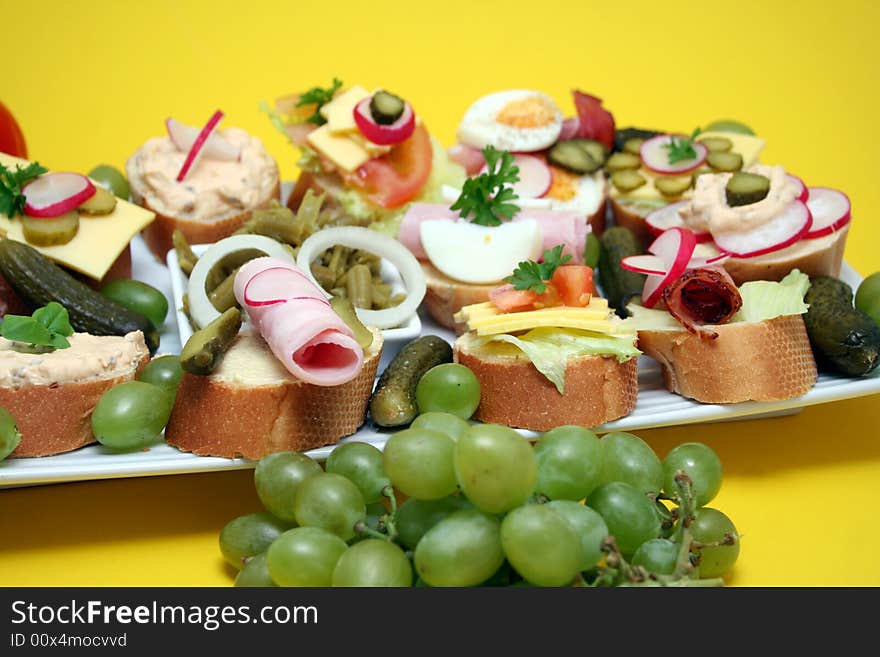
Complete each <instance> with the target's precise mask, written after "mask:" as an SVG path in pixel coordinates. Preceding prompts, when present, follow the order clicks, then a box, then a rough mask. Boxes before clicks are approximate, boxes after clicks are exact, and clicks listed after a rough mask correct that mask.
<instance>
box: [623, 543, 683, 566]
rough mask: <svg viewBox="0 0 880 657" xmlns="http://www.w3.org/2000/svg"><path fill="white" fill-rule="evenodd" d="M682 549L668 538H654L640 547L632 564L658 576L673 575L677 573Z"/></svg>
mask: <svg viewBox="0 0 880 657" xmlns="http://www.w3.org/2000/svg"><path fill="white" fill-rule="evenodd" d="M680 548H681V546H680V545H679V544H678V543H673V542H672V541H670V540H669V539H668V538H652V539H651V540H649V541H645V542H644V543H642V544H641V545H640V546H639V549H638V550H636V553H635V554H634V555H633V557H632V563H633V565H634V566H641V567H642V568H644V569H645V570H647V571H648V572H651V573H655V574H657V575H671V574H672V573H673V572H674V571H675V564H676V562H677V561H678V553H679V551H680Z"/></svg>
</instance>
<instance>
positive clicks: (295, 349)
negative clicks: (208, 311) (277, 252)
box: [234, 258, 364, 386]
mask: <svg viewBox="0 0 880 657" xmlns="http://www.w3.org/2000/svg"><path fill="white" fill-rule="evenodd" d="M234 290H235V298H236V299H237V300H238V302H239V304H241V307H242V308H244V309H245V310H246V311H247V314H248V317H250V321H251V323H252V324H253V325H254V327H255V328H256V329H257V330H258V331H259V332H260V335H262V336H263V339H264V340H265V341H266V343H267V344H268V345H269V348H270V349H271V350H272V353H273V354H275V357H276V358H277V359H278V360H279V361H281V363H282V364H283V365H284V367H285V368H287V370H288V371H289V372H290V373H291V374H293V375H294V376H295V377H297V378H298V379H300V380H302V381H305V382H306V383H311V384H313V385H317V386H338V385H342V384H343V383H348V382H349V381H351V380H352V379H354V378H355V377H356V376H357V375H358V373H359V372H360V371H361V367H362V366H363V363H364V352H363V350H362V349H361V347H360V345H359V344H358V343H357V341H356V340H355V339H354V334H353V333H352V331H351V329H350V328H348V326H347V325H346V323H345V322H343V321H342V320H341V319H340V318H339V316H338V315H337V314H336V313H335V312H334V311H333V308H332V307H331V306H330V304H329V302H328V301H327V298H326V296H325V295H324V293H323V291H322V290H321V289H320V288H319V287H318V286H316V285H315V284H314V283H312V281H311V280H309V278H308V277H307V276H306V275H305V274H304V273H303V272H302V271H301V270H300V269H299V268H298V267H297V266H296V265H294V264H291V263H290V262H288V261H285V260H282V259H280V258H256V259H254V260H251V261H250V262H248V263H246V264H245V265H243V266H242V267H241V269H239V271H238V274H236V276H235V286H234Z"/></svg>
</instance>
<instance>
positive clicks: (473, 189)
mask: <svg viewBox="0 0 880 657" xmlns="http://www.w3.org/2000/svg"><path fill="white" fill-rule="evenodd" d="M483 157H484V158H485V160H486V173H484V174H481V175H479V176H475V177H474V178H468V179H467V180H465V181H464V185H462V188H461V196H459V197H458V199H457V200H456V201H455V203H453V204H452V205H451V206H450V209H452V210H458V211H459V216H460V217H461V218H462V219H467V218H468V217H472V219H471V223H474V224H479V225H481V226H500V225H501V223H502V222H504V221H510V220H511V219H513V215H515V214H516V213H517V212H519V206H517V205H515V204H514V203H511V201H515V200H517V199H518V198H519V196H517V195H516V192H514V191H513V188H512V187H511V186H510V185H513V184H514V183H515V182H518V181H519V167H518V166H516V165H514V163H513V162H514V159H513V155H511V154H510V153H508V152H507V151H497V150H495V147H494V146H486V148H484V149H483ZM496 165H497V166H496Z"/></svg>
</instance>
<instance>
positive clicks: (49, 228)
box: [21, 210, 79, 246]
mask: <svg viewBox="0 0 880 657" xmlns="http://www.w3.org/2000/svg"><path fill="white" fill-rule="evenodd" d="M21 228H22V232H23V233H24V239H25V240H26V241H27V242H28V243H29V244H33V245H34V246H58V245H59V244H67V243H68V242H69V241H70V240H72V239H73V238H74V237H76V234H77V233H78V232H79V212H77V211H76V210H71V211H70V212H65V213H64V214H62V215H60V216H58V217H52V218H39V217H29V216H28V215H23V216H22V217H21Z"/></svg>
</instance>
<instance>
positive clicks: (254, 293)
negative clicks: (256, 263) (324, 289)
mask: <svg viewBox="0 0 880 657" xmlns="http://www.w3.org/2000/svg"><path fill="white" fill-rule="evenodd" d="M302 279H306V280H309V279H308V278H307V277H306V276H305V275H304V274H302V273H300V272H299V271H297V270H294V269H289V268H287V267H270V268H269V269H264V270H263V271H261V272H260V273H259V274H256V275H255V276H254V277H253V278H251V279H250V280H249V281H248V282H247V285H245V287H244V301H245V303H246V304H247V305H249V306H273V305H275V304H276V303H284V302H285V301H295V300H305V299H311V300H313V301H318V302H320V303H323V304H324V305H328V306H329V305H330V304H329V303H328V302H327V300H326V299H318V298H315V297H303V296H290V297H280V298H279V297H278V294H277V293H278V290H279V289H296V285H297V284H298V283H301V282H302ZM309 283H311V281H309Z"/></svg>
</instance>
